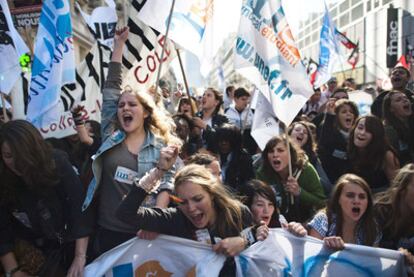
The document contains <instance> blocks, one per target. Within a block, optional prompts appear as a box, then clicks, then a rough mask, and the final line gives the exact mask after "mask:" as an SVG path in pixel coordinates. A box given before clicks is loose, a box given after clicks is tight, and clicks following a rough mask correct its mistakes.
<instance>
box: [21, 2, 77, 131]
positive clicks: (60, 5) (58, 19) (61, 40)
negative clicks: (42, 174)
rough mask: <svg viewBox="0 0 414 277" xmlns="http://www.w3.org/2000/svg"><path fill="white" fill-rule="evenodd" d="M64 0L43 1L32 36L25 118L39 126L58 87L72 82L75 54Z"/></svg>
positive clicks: (42, 124) (55, 101)
mask: <svg viewBox="0 0 414 277" xmlns="http://www.w3.org/2000/svg"><path fill="white" fill-rule="evenodd" d="M72 38H73V37H72V24H71V18H70V4H69V1H68V0H53V1H52V0H45V1H43V6H42V12H41V15H40V21H39V29H38V32H37V36H36V42H35V49H34V60H33V67H32V78H31V83H30V89H29V104H28V109H27V118H28V120H29V121H31V122H32V123H33V124H34V125H35V126H36V127H38V128H41V127H43V126H45V125H47V124H48V123H49V122H48V120H47V119H43V115H44V113H46V112H47V111H48V110H50V109H52V108H54V107H55V106H56V104H57V103H58V100H59V95H60V91H61V87H62V86H63V85H64V84H68V83H73V82H74V81H75V56H74V49H73V45H72Z"/></svg>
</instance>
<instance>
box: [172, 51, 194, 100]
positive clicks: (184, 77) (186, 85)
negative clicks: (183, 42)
mask: <svg viewBox="0 0 414 277" xmlns="http://www.w3.org/2000/svg"><path fill="white" fill-rule="evenodd" d="M174 47H175V51H177V57H178V62H179V63H180V69H181V73H182V74H183V80H184V85H185V89H186V91H187V96H188V97H190V96H191V95H190V89H189V88H188V82H187V76H186V75H185V71H184V66H183V61H182V60H181V54H180V49H178V48H177V45H175V43H174Z"/></svg>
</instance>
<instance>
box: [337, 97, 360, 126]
mask: <svg viewBox="0 0 414 277" xmlns="http://www.w3.org/2000/svg"><path fill="white" fill-rule="evenodd" d="M346 105H348V106H349V107H350V108H351V111H352V113H353V114H354V116H355V119H354V122H353V123H355V120H356V119H357V118H358V116H359V111H358V107H357V105H356V104H355V102H353V101H351V100H348V99H339V100H338V101H336V102H335V115H336V116H335V118H336V120H335V124H336V127H337V128H338V129H339V128H340V126H339V121H338V113H339V111H340V110H341V109H342V107H344V106H346Z"/></svg>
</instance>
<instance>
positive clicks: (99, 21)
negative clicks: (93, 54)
mask: <svg viewBox="0 0 414 277" xmlns="http://www.w3.org/2000/svg"><path fill="white" fill-rule="evenodd" d="M105 2H106V3H107V5H108V7H97V8H95V9H94V10H93V12H92V14H91V15H89V14H87V13H85V12H84V11H83V10H82V9H81V7H80V6H79V4H78V2H75V5H76V7H77V8H78V10H79V11H80V13H81V15H82V17H83V19H84V20H85V22H86V24H87V25H88V27H89V30H90V31H91V32H92V34H93V36H94V38H95V39H96V40H98V41H99V42H100V43H102V44H104V45H106V46H108V47H111V48H112V44H113V38H114V35H115V28H116V23H117V22H118V16H117V14H116V9H115V8H116V6H115V3H114V1H113V0H105Z"/></svg>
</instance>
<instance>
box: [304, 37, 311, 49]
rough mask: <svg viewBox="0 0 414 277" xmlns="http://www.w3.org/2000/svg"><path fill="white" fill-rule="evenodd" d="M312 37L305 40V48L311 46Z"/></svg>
mask: <svg viewBox="0 0 414 277" xmlns="http://www.w3.org/2000/svg"><path fill="white" fill-rule="evenodd" d="M310 38H311V37H310V36H307V37H306V38H305V47H306V46H309V44H310Z"/></svg>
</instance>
